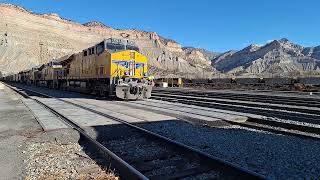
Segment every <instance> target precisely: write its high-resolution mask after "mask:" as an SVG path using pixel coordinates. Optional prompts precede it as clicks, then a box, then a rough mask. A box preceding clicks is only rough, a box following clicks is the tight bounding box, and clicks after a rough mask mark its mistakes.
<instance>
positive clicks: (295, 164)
mask: <svg viewBox="0 0 320 180" xmlns="http://www.w3.org/2000/svg"><path fill="white" fill-rule="evenodd" d="M143 127H144V128H147V129H149V130H152V131H154V132H156V133H159V134H162V135H164V136H166V137H169V138H172V139H174V140H177V141H180V142H182V143H185V144H187V145H190V146H192V147H195V148H198V149H200V150H202V151H204V152H207V153H209V154H211V155H213V156H216V157H219V158H222V159H225V160H228V161H230V162H232V163H235V164H238V165H240V166H242V167H244V168H248V169H250V170H253V171H255V172H258V173H260V174H262V175H265V176H266V177H267V178H270V179H315V178H319V174H320V148H319V147H320V141H316V140H311V139H302V138H297V137H292V136H283V135H276V134H271V133H266V132H263V131H257V130H249V129H246V128H242V127H239V126H232V127H228V128H210V127H200V126H194V125H191V124H189V123H186V122H182V121H165V122H158V123H152V124H146V125H143Z"/></svg>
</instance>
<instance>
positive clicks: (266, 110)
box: [152, 91, 320, 125]
mask: <svg viewBox="0 0 320 180" xmlns="http://www.w3.org/2000/svg"><path fill="white" fill-rule="evenodd" d="M152 96H153V98H154V99H159V100H169V101H176V102H181V103H188V104H193V105H203V106H206V107H212V108H217V109H226V110H232V111H237V112H246V113H252V114H259V115H263V116H267V117H273V118H280V119H289V120H292V121H299V122H306V123H311V124H318V125H319V124H320V121H319V119H320V111H319V109H318V108H310V107H306V106H287V105H280V104H270V103H261V102H250V101H241V100H232V99H221V98H211V97H202V96H198V95H197V94H190V93H188V94H187V93H183V92H159V91H156V92H155V93H153V94H152Z"/></svg>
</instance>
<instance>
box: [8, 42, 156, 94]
mask: <svg viewBox="0 0 320 180" xmlns="http://www.w3.org/2000/svg"><path fill="white" fill-rule="evenodd" d="M18 77H19V80H18V81H17V82H21V83H28V84H34V85H38V86H47V87H50V88H58V89H64V90H73V91H80V92H86V93H93V94H99V95H102V96H113V95H116V96H117V97H118V98H121V99H126V100H136V99H147V98H150V97H151V91H152V82H151V80H149V79H148V59H147V57H146V56H144V55H142V54H141V53H140V52H139V48H138V47H137V46H136V45H135V43H134V42H133V41H129V40H124V39H114V38H109V39H105V40H103V41H101V42H100V43H98V44H96V45H94V46H92V47H89V48H87V49H84V50H83V51H82V52H79V53H75V54H72V55H68V56H64V57H62V58H60V59H56V60H52V61H51V62H49V63H47V64H43V65H41V66H38V67H34V68H32V69H31V70H27V71H22V72H19V73H18ZM8 79H11V80H13V79H14V78H11V77H10V78H9V77H8ZM14 80H15V79H14ZM15 81H16V80H15Z"/></svg>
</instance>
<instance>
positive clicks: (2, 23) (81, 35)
mask: <svg viewBox="0 0 320 180" xmlns="http://www.w3.org/2000/svg"><path fill="white" fill-rule="evenodd" d="M109 37H114V38H125V39H130V40H134V41H135V42H136V43H137V45H138V46H139V48H140V50H141V52H142V53H143V54H145V55H146V56H147V57H148V58H149V60H150V70H151V71H152V73H153V74H155V75H156V76H185V77H194V78H201V77H203V76H204V77H210V76H211V75H212V72H213V70H214V69H213V68H212V66H211V62H210V60H211V59H212V58H213V57H214V55H208V52H205V51H202V50H199V49H195V48H194V49H191V48H182V47H181V45H180V44H179V43H177V42H175V41H173V40H169V39H166V38H163V37H161V36H159V35H158V34H157V33H155V32H145V31H141V30H135V29H127V30H118V29H113V28H111V27H108V26H106V25H104V24H102V23H100V22H95V21H94V22H88V23H85V24H79V23H76V22H73V21H70V20H66V19H63V18H61V17H59V15H58V14H36V13H33V12H31V11H28V10H26V9H24V8H22V7H18V6H15V5H10V4H0V71H2V72H4V73H10V72H18V71H21V70H24V69H28V68H30V67H32V66H35V65H38V64H42V63H45V62H48V61H50V60H52V59H54V58H59V57H61V56H64V55H67V54H71V53H75V52H78V51H81V50H82V49H84V48H87V47H89V46H91V45H93V44H95V43H97V42H99V41H101V40H102V39H104V38H109ZM310 51H311V50H310Z"/></svg>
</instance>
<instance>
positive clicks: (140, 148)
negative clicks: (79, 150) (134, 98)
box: [9, 86, 265, 179]
mask: <svg viewBox="0 0 320 180" xmlns="http://www.w3.org/2000/svg"><path fill="white" fill-rule="evenodd" d="M9 87H10V88H12V89H13V90H15V91H16V92H18V93H20V94H22V95H23V96H25V97H26V98H31V99H34V100H35V101H36V102H38V103H39V104H41V105H42V106H44V107H45V108H47V109H48V110H49V111H51V112H53V113H54V114H55V115H57V116H59V117H60V118H61V119H63V120H64V121H65V122H66V123H67V124H68V125H70V126H71V127H72V128H73V129H75V130H77V131H78V132H79V133H80V134H81V135H82V136H83V137H85V139H86V140H87V141H88V143H89V144H92V146H94V147H95V149H96V150H97V152H100V153H101V154H102V155H103V157H104V158H106V159H107V161H108V162H110V163H111V165H112V167H114V168H115V169H116V170H117V172H118V173H119V174H120V177H122V178H124V179H182V178H187V179H188V178H190V179H194V178H200V179H212V178H214V179H265V177H264V176H262V175H259V174H257V173H255V172H252V171H250V170H247V169H244V168H242V167H240V166H238V165H235V164H232V163H230V162H227V161H225V160H223V159H220V158H216V157H213V156H211V155H209V154H206V153H204V152H201V151H199V150H197V149H194V148H192V147H190V146H187V145H185V144H182V143H179V142H177V141H174V140H171V139H168V138H166V137H164V136H161V135H159V134H156V133H153V132H150V131H148V130H146V129H143V128H141V127H138V126H135V125H133V124H131V123H129V122H127V121H124V120H123V119H119V118H117V117H113V116H110V115H108V114H105V113H103V112H99V111H96V110H94V109H91V108H89V107H85V106H82V105H79V104H76V103H73V102H69V101H67V100H63V99H60V98H55V97H52V96H48V95H46V94H43V93H40V92H36V91H32V90H30V89H25V88H24V89H23V90H24V91H26V92H28V93H31V94H36V95H37V96H41V97H46V98H50V99H54V100H55V101H59V102H64V103H68V104H70V105H72V106H76V107H78V108H81V109H85V110H87V111H90V112H93V113H96V114H98V115H101V116H103V117H106V118H108V119H111V120H113V121H116V122H118V123H121V124H122V125H123V128H122V129H121V131H122V132H124V133H119V130H117V129H116V128H115V129H113V130H112V129H111V130H110V132H112V133H110V134H108V135H107V136H106V137H105V138H103V139H100V141H97V140H95V139H94V138H93V137H91V136H90V135H89V134H88V133H87V132H86V130H85V128H84V127H81V126H80V125H79V124H77V123H76V122H74V121H73V120H71V119H69V118H68V117H66V116H64V115H62V114H60V113H59V112H58V110H56V109H53V108H51V107H50V106H48V105H46V104H45V103H44V102H42V101H41V100H39V98H33V97H31V96H29V95H28V94H27V93H24V92H22V91H21V90H19V89H16V88H13V87H11V86H9Z"/></svg>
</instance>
